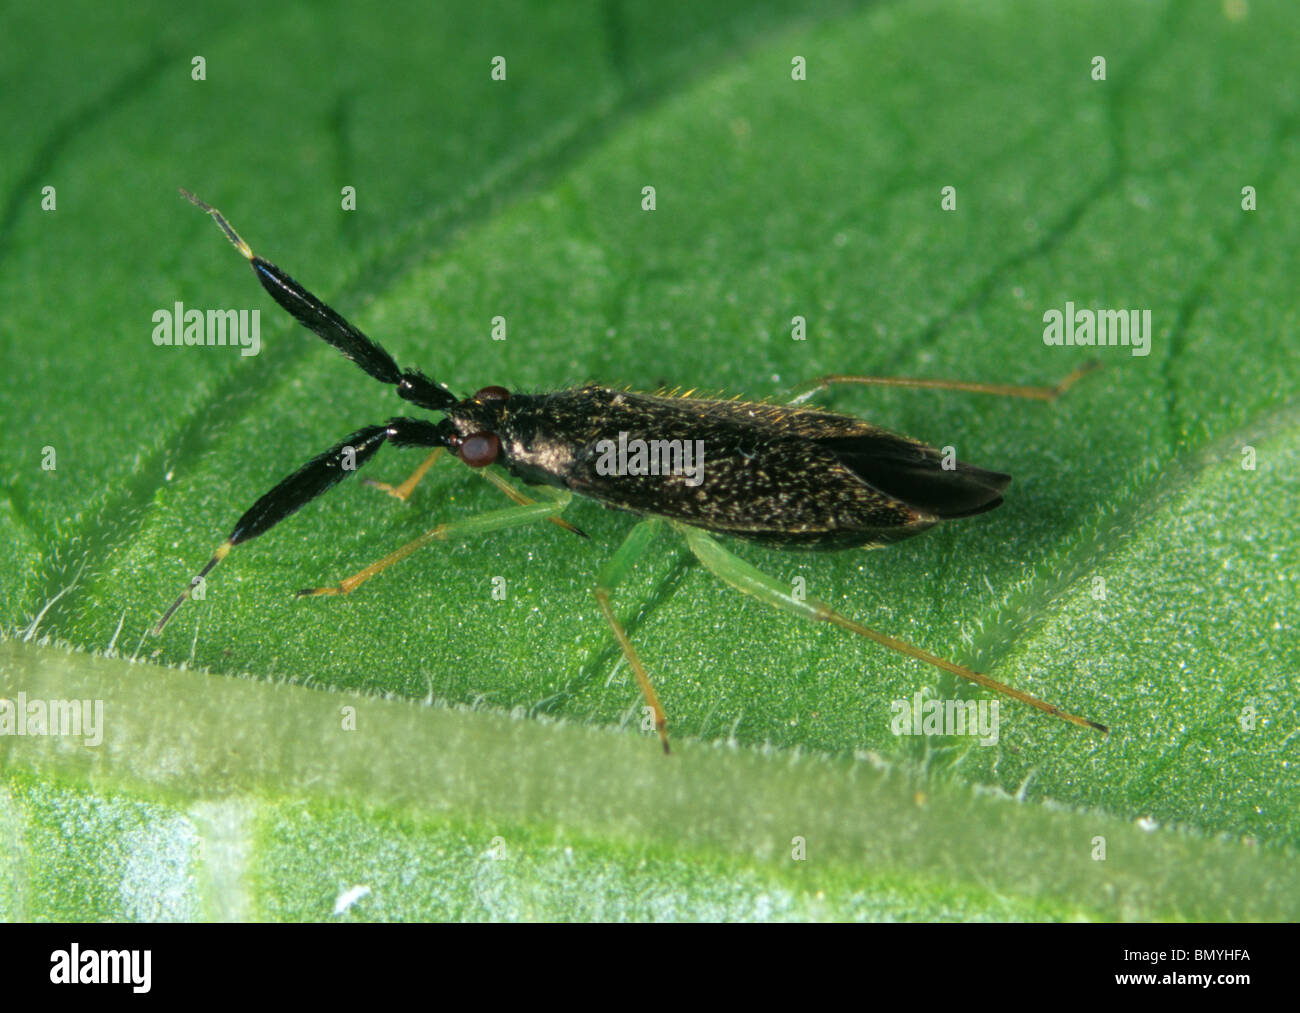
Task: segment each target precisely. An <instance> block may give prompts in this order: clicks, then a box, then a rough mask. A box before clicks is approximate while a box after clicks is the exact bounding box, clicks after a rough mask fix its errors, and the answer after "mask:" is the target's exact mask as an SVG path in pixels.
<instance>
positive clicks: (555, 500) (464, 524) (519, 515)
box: [298, 487, 573, 598]
mask: <svg viewBox="0 0 1300 1013" xmlns="http://www.w3.org/2000/svg"><path fill="white" fill-rule="evenodd" d="M542 494H543V495H544V496H545V498H546V502H542V503H531V502H530V503H528V504H527V505H525V506H516V507H507V508H506V509H504V510H491V511H489V512H488V513H485V514H479V515H477V516H475V517H467V518H465V520H463V521H452V522H451V523H448V524H439V525H438V526H437V527H436V528H432V529H431V530H429V531H426V532H425V533H424V534H422V535H421V536H420V537H419V538H417V539H415V540H414V541H411V542H407V543H406V544H405V545H403V546H402V547H401V548H400V549H398V550H397V551H396V552H390V553H389V554H388V555H387V556H385V557H384V558H383V559H381V560H379V561H378V562H376V563H371V564H370V565H369V566H367V567H366V568H365V569H364V570H360V571H358V572H357V573H354V574H353V575H352V576H351V577H347V578H345V579H344V580H341V581H339V583H338V584H335V585H333V586H332V587H310V588H305V589H303V590H302V591H299V592H298V597H299V598H305V597H309V596H312V595H318V594H351V593H352V592H353V591H355V590H356V589H357V588H358V587H360V586H361V585H362V584H364V583H365V582H366V581H368V580H369V579H370V578H371V577H373V576H374V575H375V574H377V573H379V572H380V571H382V570H386V569H388V567H390V566H392V565H393V564H394V563H397V562H400V561H401V560H403V559H405V558H406V557H407V556H409V555H410V554H411V553H412V552H414V551H415V550H416V549H422V548H424V546H426V545H428V544H429V543H430V542H433V541H442V542H445V541H448V540H449V539H452V538H463V537H469V536H472V535H483V534H487V533H488V532H489V531H501V530H503V529H505V528H516V527H519V526H520V525H521V524H531V523H532V522H533V521H538V520H549V519H550V518H553V517H556V516H558V515H559V514H560V513H562V512H563V511H564V508H565V507H566V506H568V505H569V501H570V500H571V499H572V498H573V494H572V493H570V492H569V491H568V490H564V489H551V488H550V487H544V488H543V490H542Z"/></svg>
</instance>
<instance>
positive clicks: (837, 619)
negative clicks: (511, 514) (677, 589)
mask: <svg viewBox="0 0 1300 1013" xmlns="http://www.w3.org/2000/svg"><path fill="white" fill-rule="evenodd" d="M674 527H676V528H677V529H678V530H679V531H680V532H681V533H682V534H683V535H684V536H685V537H686V544H687V545H689V546H690V548H691V551H692V552H693V553H695V555H696V557H697V558H698V559H699V560H700V562H701V563H703V564H704V565H705V566H706V567H708V569H710V570H712V571H713V573H715V574H716V575H717V576H718V577H720V578H722V579H723V580H724V581H726V582H727V583H728V584H730V585H731V586H732V587H734V588H736V589H737V590H739V591H744V592H745V593H746V594H752V595H753V596H754V597H755V598H757V599H758V600H759V601H761V602H764V603H765V604H767V605H771V606H773V607H774V608H779V609H783V610H784V611H786V612H789V613H791V614H793V615H797V616H800V617H802V618H804V619H813V620H818V621H821V622H831V623H834V624H835V625H836V626H840V627H843V628H844V629H846V630H848V631H849V632H851V633H856V634H858V635H859V636H863V637H866V638H867V639H868V640H874V641H875V642H876V643H878V644H883V645H884V646H885V647H889V648H892V649H893V650H895V651H898V652H900V653H902V654H906V655H907V656H908V657H911V658H917V659H918V660H920V661H924V662H926V663H928V664H931V665H934V666H935V667H936V668H941V669H943V670H944V671H945V672H951V673H952V674H953V675H957V676H960V677H961V678H963V679H969V680H970V681H971V682H974V683H977V684H978V685H980V686H983V687H985V688H986V689H991V690H993V691H994V692H995V693H1001V694H1003V695H1005V696H1009V697H1011V698H1012V699H1013V700H1019V701H1020V702H1021V703H1026V704H1028V705H1029V706H1031V707H1036V708H1038V709H1039V710H1040V711H1044V712H1046V713H1048V714H1051V715H1052V716H1053V717H1058V718H1062V719H1063V720H1065V721H1070V722H1072V723H1074V724H1076V725H1082V726H1083V727H1085V728H1095V729H1097V730H1098V731H1101V732H1107V731H1108V730H1107V728H1106V726H1105V725H1099V724H1097V723H1096V722H1095V721H1089V720H1088V719H1087V718H1081V717H1078V716H1076V715H1074V714H1069V713H1067V712H1066V711H1063V710H1061V708H1059V707H1057V706H1056V705H1055V704H1050V703H1047V702H1046V701H1044V700H1040V699H1038V697H1036V696H1030V695H1029V694H1028V693H1025V692H1022V691H1021V690H1018V689H1014V688H1012V687H1011V686H1008V685H1007V684H1006V683H1002V682H998V681H997V680H996V679H990V678H989V677H988V676H987V675H983V674H981V673H980V672H975V671H972V670H971V669H969V668H963V667H962V666H961V665H955V664H953V663H952V662H951V661H945V660H944V659H943V658H940V657H936V656H935V655H933V654H930V653H929V652H927V651H923V650H921V649H920V648H919V647H915V646H913V645H912V644H909V643H908V642H907V641H905V640H899V639H897V638H896V637H891V636H888V635H887V634H884V633H880V632H878V631H877V630H873V629H871V628H869V627H867V626H863V625H862V624H861V623H855V622H854V621H853V620H852V619H848V618H846V617H845V616H842V615H840V614H839V613H838V612H836V611H835V610H834V609H832V608H831V607H830V606H828V605H825V604H823V603H822V602H819V601H816V600H815V599H808V600H807V601H799V600H798V599H797V598H795V597H794V596H793V595H792V594H791V592H790V588H789V587H787V586H786V585H784V584H782V583H781V582H780V581H777V580H774V579H773V578H771V577H769V576H768V575H767V574H765V573H763V572H762V571H761V570H758V569H756V568H755V567H753V566H751V565H750V564H749V563H746V562H745V561H744V560H743V559H741V558H740V557H739V556H735V555H733V554H732V553H730V552H728V551H727V550H726V549H724V548H723V547H722V546H721V545H719V544H718V543H717V542H716V541H715V540H714V539H713V538H711V537H709V536H708V535H706V534H705V533H704V532H703V531H700V530H699V529H698V528H691V527H686V526H685V525H681V524H677V525H674Z"/></svg>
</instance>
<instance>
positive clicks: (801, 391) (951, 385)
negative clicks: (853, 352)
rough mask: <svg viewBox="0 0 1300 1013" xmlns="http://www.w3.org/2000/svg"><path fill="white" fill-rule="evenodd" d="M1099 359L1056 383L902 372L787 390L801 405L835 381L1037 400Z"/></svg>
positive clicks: (1057, 391)
mask: <svg viewBox="0 0 1300 1013" xmlns="http://www.w3.org/2000/svg"><path fill="white" fill-rule="evenodd" d="M1100 368H1101V363H1100V362H1089V363H1086V364H1084V365H1082V366H1080V367H1079V368H1078V369H1076V370H1075V371H1074V372H1073V373H1071V374H1070V375H1069V376H1067V377H1066V378H1065V379H1064V380H1062V381H1061V382H1060V383H1058V384H1056V385H1055V386H1054V387H1026V386H1022V385H1020V384H1009V383H972V382H970V381H967V380H917V379H914V378H911V377H902V376H846V375H842V374H837V375H833V376H823V377H819V378H818V379H816V380H813V381H811V382H810V383H805V384H803V385H802V386H800V387H796V388H795V389H794V390H792V391H790V393H789V394H788V400H787V401H786V403H787V404H789V405H801V404H803V403H804V402H805V401H807V400H808V399H809V398H811V397H812V396H813V395H814V394H816V393H818V392H820V391H823V390H826V389H827V388H828V387H830V386H831V385H832V384H836V383H863V384H875V385H876V386H879V387H910V388H912V389H913V390H960V391H964V392H966V393H967V394H994V395H997V396H998V397H1027V398H1033V399H1036V400H1038V401H1055V400H1056V399H1057V398H1058V397H1060V396H1061V395H1062V394H1064V393H1065V392H1066V391H1067V390H1069V389H1070V388H1071V387H1073V386H1074V384H1075V383H1076V382H1077V381H1078V380H1079V378H1080V377H1084V376H1087V375H1088V374H1089V373H1091V372H1093V371H1094V370H1097V369H1100Z"/></svg>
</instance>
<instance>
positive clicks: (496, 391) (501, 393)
mask: <svg viewBox="0 0 1300 1013" xmlns="http://www.w3.org/2000/svg"><path fill="white" fill-rule="evenodd" d="M474 400H475V401H509V400H510V391H508V390H506V389H505V388H504V387H484V388H483V389H482V390H481V391H479V392H478V393H477V394H475V395H474Z"/></svg>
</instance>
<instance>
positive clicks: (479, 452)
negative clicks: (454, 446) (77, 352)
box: [460, 433, 501, 468]
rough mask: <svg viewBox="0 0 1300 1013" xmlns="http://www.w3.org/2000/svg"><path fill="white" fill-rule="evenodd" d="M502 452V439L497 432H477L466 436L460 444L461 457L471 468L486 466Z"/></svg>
mask: <svg viewBox="0 0 1300 1013" xmlns="http://www.w3.org/2000/svg"><path fill="white" fill-rule="evenodd" d="M500 452H501V441H500V440H498V439H497V437H496V433H475V434H474V435H473V436H466V437H465V439H463V440H462V441H461V444H460V459H461V460H462V461H464V462H465V463H466V464H468V465H469V466H470V467H471V468H486V467H487V466H488V465H489V464H491V463H492V462H493V461H495V460H496V459H497V454H499V453H500Z"/></svg>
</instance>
